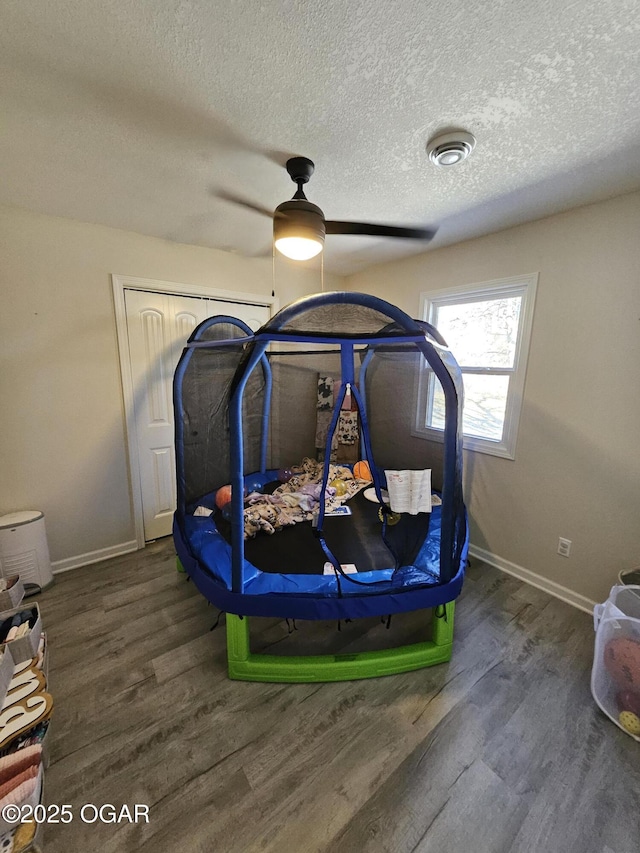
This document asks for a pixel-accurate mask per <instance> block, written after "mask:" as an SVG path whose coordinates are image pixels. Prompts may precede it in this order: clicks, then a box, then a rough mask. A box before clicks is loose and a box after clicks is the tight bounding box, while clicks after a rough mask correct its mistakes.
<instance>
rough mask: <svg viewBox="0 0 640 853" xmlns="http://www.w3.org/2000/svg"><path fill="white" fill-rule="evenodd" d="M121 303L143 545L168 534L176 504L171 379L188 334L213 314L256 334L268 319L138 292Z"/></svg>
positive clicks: (248, 309) (251, 310) (263, 311)
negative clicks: (234, 319)
mask: <svg viewBox="0 0 640 853" xmlns="http://www.w3.org/2000/svg"><path fill="white" fill-rule="evenodd" d="M125 304H126V309H127V334H128V339H129V355H130V360H131V377H132V382H133V392H134V408H135V432H136V435H135V440H136V444H137V450H138V461H139V468H140V486H141V491H142V509H143V517H144V537H145V540H146V541H147V542H148V541H149V540H151V539H158V538H159V537H161V536H168V535H170V533H171V526H172V520H173V513H174V510H175V505H176V481H175V452H174V421H173V400H172V389H173V374H174V371H175V368H176V364H177V363H178V359H179V358H180V354H181V353H182V349H183V347H184V345H185V343H186V341H187V339H188V337H189V335H190V334H191V332H192V331H193V329H194V328H195V327H196V326H197V325H198V323H201V322H202V321H203V320H205V319H206V318H207V317H211V316H213V315H214V314H228V315H230V316H232V317H239V318H240V319H242V320H244V321H245V322H246V323H247V324H248V325H249V326H250V327H251V328H252V329H257V328H258V327H259V326H261V325H262V324H263V323H265V322H266V321H267V319H268V318H269V309H268V308H266V307H264V306H262V305H259V306H254V305H245V304H241V303H229V302H220V301H217V300H212V299H199V298H197V297H190V296H178V295H173V294H169V293H152V292H147V291H141V290H125Z"/></svg>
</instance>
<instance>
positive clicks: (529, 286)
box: [412, 273, 538, 459]
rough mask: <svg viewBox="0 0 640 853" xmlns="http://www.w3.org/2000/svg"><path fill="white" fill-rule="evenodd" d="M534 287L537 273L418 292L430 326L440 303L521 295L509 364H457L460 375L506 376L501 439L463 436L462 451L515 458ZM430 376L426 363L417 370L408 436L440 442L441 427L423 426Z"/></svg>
mask: <svg viewBox="0 0 640 853" xmlns="http://www.w3.org/2000/svg"><path fill="white" fill-rule="evenodd" d="M537 286H538V273H530V274H528V275H519V276H513V277H509V278H500V279H495V280H493V281H484V282H479V283H476V284H467V285H463V286H460V287H448V288H446V289H443V290H432V291H427V292H423V293H421V294H420V315H419V316H420V317H422V319H423V320H426V321H427V322H429V323H432V324H433V325H436V324H435V323H434V321H433V318H434V317H435V314H436V311H437V309H438V308H439V307H441V306H444V305H455V304H461V303H465V302H480V301H483V300H487V299H499V298H506V297H510V296H521V297H522V303H521V309H520V317H519V322H518V336H517V340H516V349H515V355H514V361H513V367H512V368H502V367H500V368H491V367H486V368H468V367H465V365H463V364H461V365H460V367H461V369H462V372H463V374H464V373H473V374H480V375H500V376H504V375H507V376H509V390H508V392H507V403H506V408H505V418H504V427H503V431H502V440H500V441H496V440H492V439H488V438H479V437H478V436H472V435H464V436H463V446H464V448H465V450H475V451H479V452H480V453H489V454H491V455H492V456H501V457H503V458H505V459H515V450H516V441H517V437H518V426H519V423H520V412H521V411H522V400H523V397H524V383H525V377H526V372H527V361H528V358H529V345H530V341H531V329H532V326H533V310H534V305H535V298H536V289H537ZM447 343H448V341H447ZM452 353H453V355H454V357H455V354H456V353H455V349H452ZM431 375H432V370H431V368H430V367H428V365H427V366H426V367H425V369H424V370H422V371H421V372H420V377H419V381H418V387H417V394H416V397H417V405H416V413H415V420H414V429H413V430H412V435H414V436H417V437H419V438H427V439H430V440H432V441H443V431H442V430H441V429H437V428H435V427H429V426H426V420H427V413H428V407H429V406H430V405H431V404H432V398H431V397H430V388H432V387H433V386H432V383H431V381H430V379H431Z"/></svg>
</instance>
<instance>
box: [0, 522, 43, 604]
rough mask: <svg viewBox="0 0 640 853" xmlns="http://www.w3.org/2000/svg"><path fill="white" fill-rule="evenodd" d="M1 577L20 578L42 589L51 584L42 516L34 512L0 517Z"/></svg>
mask: <svg viewBox="0 0 640 853" xmlns="http://www.w3.org/2000/svg"><path fill="white" fill-rule="evenodd" d="M0 575H2V577H3V578H9V577H11V576H12V575H20V578H21V579H22V582H23V583H25V584H26V583H37V584H38V586H40V587H42V588H43V589H44V588H45V587H46V586H49V584H50V583H51V582H52V581H53V573H52V571H51V560H50V558H49V546H48V544H47V533H46V529H45V526H44V514H43V513H41V512H38V511H37V510H26V511H24V512H10V513H9V514H8V515H2V516H0Z"/></svg>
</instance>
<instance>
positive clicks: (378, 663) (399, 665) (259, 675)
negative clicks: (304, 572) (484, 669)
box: [226, 601, 455, 683]
mask: <svg viewBox="0 0 640 853" xmlns="http://www.w3.org/2000/svg"><path fill="white" fill-rule="evenodd" d="M454 611H455V602H453V601H449V602H448V603H447V604H444V605H441V606H440V607H438V608H436V609H435V611H434V613H433V619H432V625H431V632H432V634H431V639H430V640H426V641H424V642H421V643H412V644H410V645H406V646H400V647H397V648H391V649H382V650H379V651H372V652H357V653H355V654H338V655H288V656H285V655H269V654H252V652H251V648H250V639H249V618H248V617H246V616H245V617H240V616H236V615H234V614H233V613H227V615H226V621H227V661H228V667H229V678H233V679H236V680H239V681H274V682H278V681H279V682H299V683H309V682H315V681H351V680H355V679H359V678H376V677H379V676H382V675H394V674H395V673H399V672H409V671H410V670H413V669H422V668H423V667H427V666H434V665H435V664H439V663H445V662H446V661H448V660H449V659H450V658H451V652H452V649H453V621H454Z"/></svg>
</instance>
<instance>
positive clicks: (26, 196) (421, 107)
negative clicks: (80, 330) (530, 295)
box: [0, 0, 640, 273]
mask: <svg viewBox="0 0 640 853" xmlns="http://www.w3.org/2000/svg"><path fill="white" fill-rule="evenodd" d="M0 14H1V20H2V26H1V27H0V75H1V78H2V82H1V84H0V107H1V111H2V119H1V126H0V176H1V180H0V201H2V202H5V203H10V204H16V205H20V206H22V207H26V208H30V209H33V210H36V211H40V212H44V213H50V214H54V215H59V216H65V217H71V218H74V219H79V220H84V221H87V222H97V223H102V224H105V225H110V226H114V227H117V228H124V229H128V230H131V231H138V232H140V233H143V234H152V235H156V236H159V237H165V238H168V239H171V240H176V241H179V242H184V243H195V244H198V245H203V246H213V247H216V248H223V249H229V250H233V251H237V252H240V253H243V254H248V255H250V254H257V253H260V252H262V251H264V250H265V249H267V248H268V247H269V244H270V228H271V225H270V222H269V220H268V219H267V218H263V217H261V216H259V215H258V214H256V213H253V212H251V211H247V210H245V209H242V208H238V207H236V206H234V205H232V204H230V203H229V202H228V201H224V200H222V199H220V197H219V193H220V192H223V193H224V192H227V193H229V192H232V193H236V194H238V195H241V196H243V197H245V198H247V199H249V200H251V201H253V202H255V203H258V204H260V205H264V206H266V207H269V208H272V207H275V205H277V204H278V203H279V202H281V201H284V200H285V199H286V198H289V197H290V196H291V195H292V192H293V190H294V186H293V184H291V182H290V181H289V178H288V176H287V174H286V172H285V171H284V169H283V168H282V164H283V163H284V160H285V159H286V157H287V156H288V155H291V154H301V155H305V156H308V157H311V159H313V160H314V161H315V163H316V173H315V175H314V177H313V178H312V182H311V184H310V185H309V187H308V193H307V194H308V196H309V198H310V199H311V200H312V201H314V202H316V203H317V204H319V205H320V206H321V207H322V209H323V210H324V212H325V215H326V216H327V218H330V219H359V220H364V221H371V222H390V223H399V224H415V225H438V226H439V232H438V235H437V237H436V239H435V240H434V241H433V243H432V244H431V246H432V247H436V246H440V245H445V244H447V243H452V242H456V241H458V240H462V239H465V238H468V237H473V236H478V235H481V234H484V233H488V232H490V231H495V230H498V229H501V228H505V227H509V226H510V225H513V224H517V223H519V222H525V221H528V220H531V219H536V218H539V217H542V216H545V215H548V214H551V213H555V212H558V211H561V210H566V209H568V208H570V207H573V206H576V205H580V204H585V203H588V202H591V201H596V200H599V199H603V198H607V197H610V196H613V195H617V194H620V193H623V192H628V191H631V190H634V189H638V188H640V16H639V15H638V7H637V3H636V0H597V2H595V0H578V2H562V0H538V2H536V3H531V2H530V0H526V2H523V0H494V2H492V3H486V2H477V0H450V2H448V3H440V2H431V0H386V2H381V0H378V2H355V1H354V2H351V1H350V2H346V0H323V2H320V3H310V2H307V0H297V2H294V0H287V2H275V0H263V2H260V0H136V2H131V0H100V2H98V0H48V2H47V3H43V2H42V0H3V3H2V11H1V13H0ZM452 127H459V128H463V129H466V130H469V131H471V132H472V133H473V134H475V136H476V137H477V140H478V144H477V147H476V150H475V152H474V153H473V155H472V156H471V158H470V159H469V160H468V161H467V162H466V163H464V164H462V165H461V166H459V167H455V168H450V169H440V170H438V169H436V168H435V167H434V166H432V165H431V164H430V163H429V161H428V159H427V156H426V153H425V143H426V141H427V139H428V138H429V137H430V136H432V135H433V134H434V133H435V132H436V131H438V130H443V129H447V128H452ZM422 250H423V249H422V248H420V247H418V246H416V244H413V243H407V242H406V241H393V240H374V239H372V238H362V237H328V238H327V246H326V252H325V264H326V266H327V268H328V269H330V270H333V271H335V272H342V273H346V272H351V271H354V270H356V269H360V268H362V267H364V266H366V265H367V264H370V263H374V262H378V261H381V260H385V259H391V258H394V257H398V256H402V255H406V254H409V253H415V252H416V251H422Z"/></svg>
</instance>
